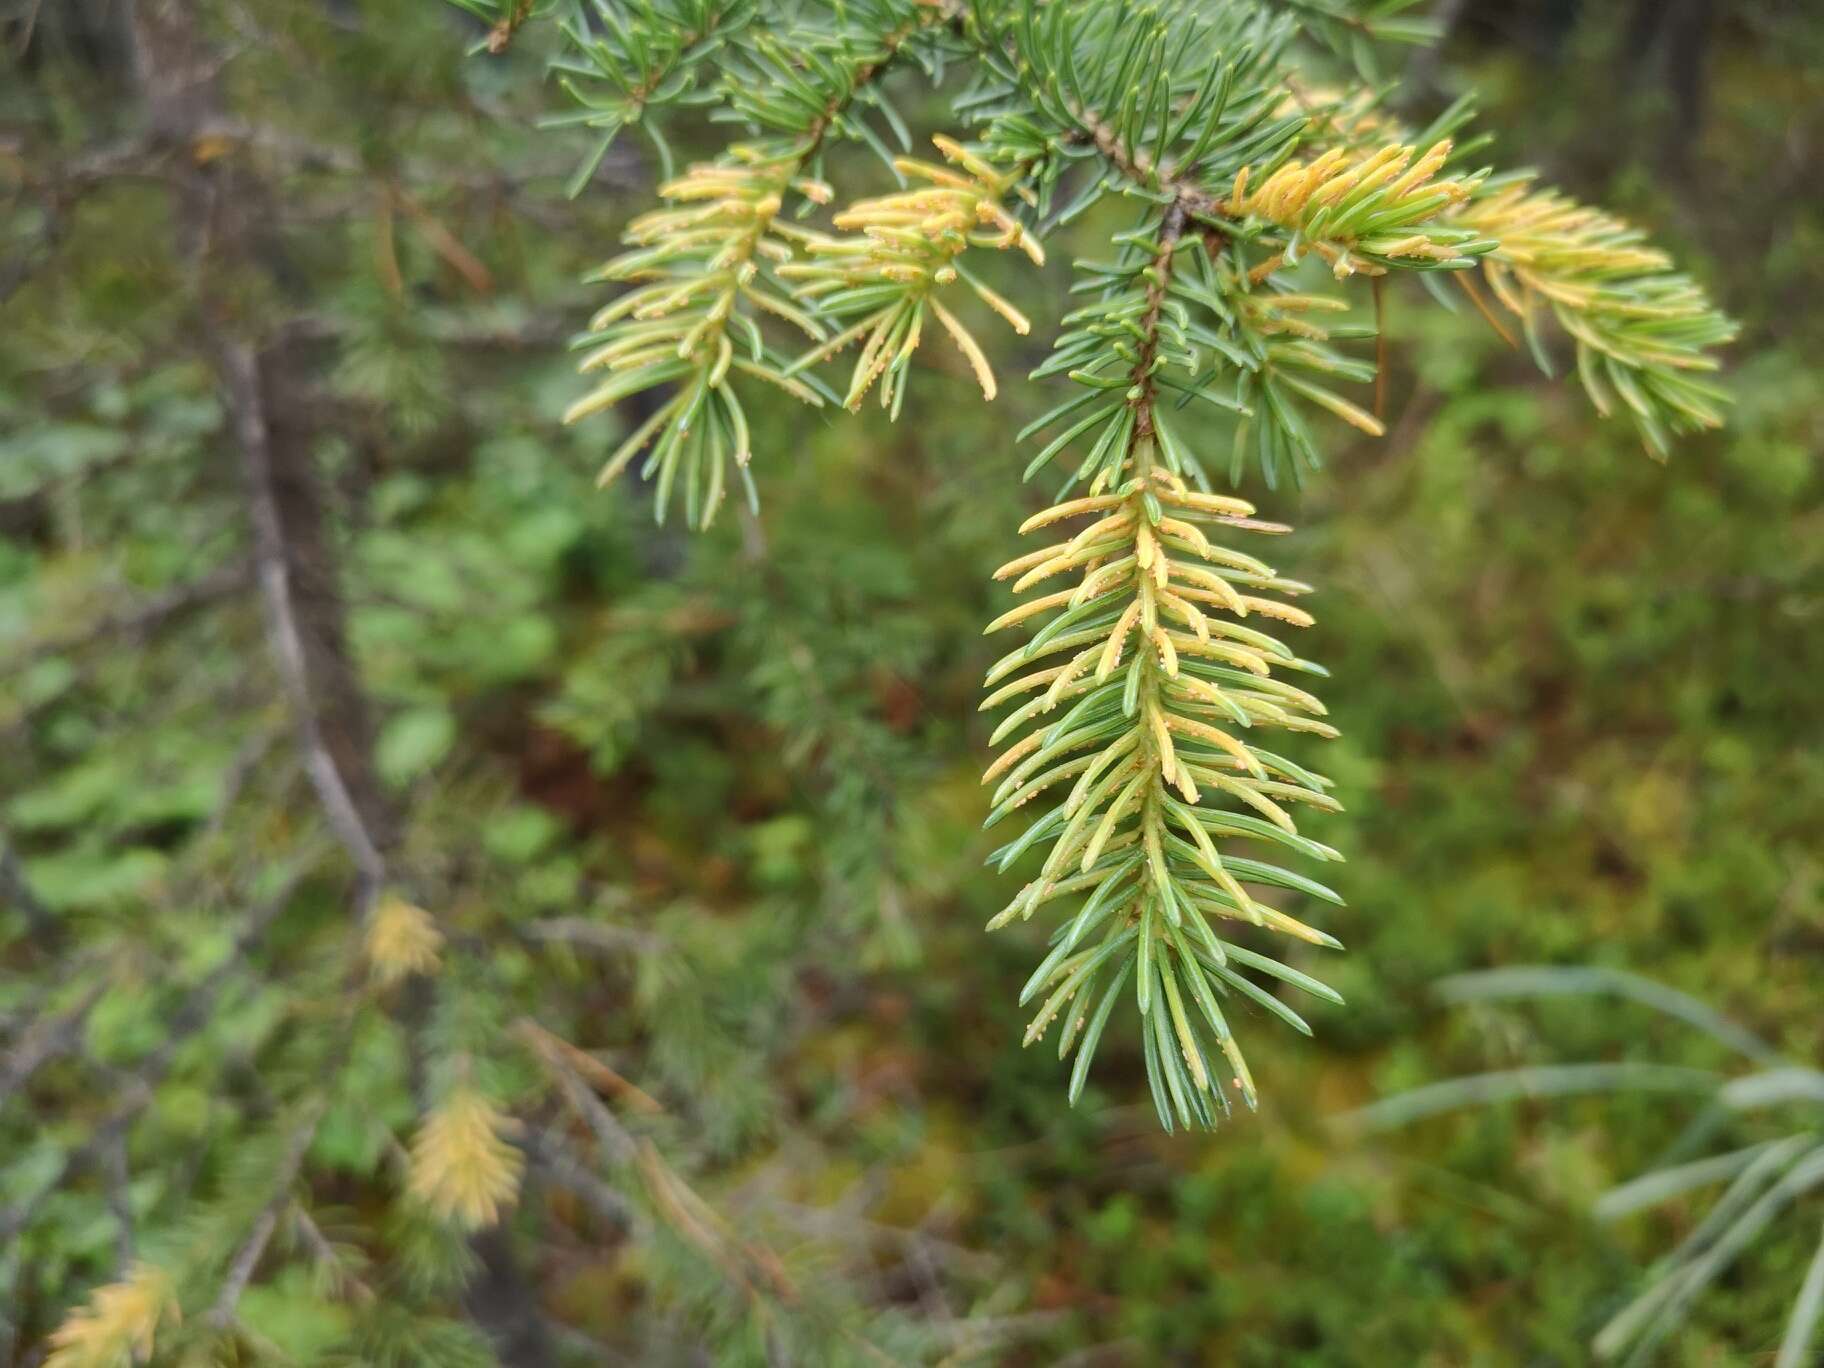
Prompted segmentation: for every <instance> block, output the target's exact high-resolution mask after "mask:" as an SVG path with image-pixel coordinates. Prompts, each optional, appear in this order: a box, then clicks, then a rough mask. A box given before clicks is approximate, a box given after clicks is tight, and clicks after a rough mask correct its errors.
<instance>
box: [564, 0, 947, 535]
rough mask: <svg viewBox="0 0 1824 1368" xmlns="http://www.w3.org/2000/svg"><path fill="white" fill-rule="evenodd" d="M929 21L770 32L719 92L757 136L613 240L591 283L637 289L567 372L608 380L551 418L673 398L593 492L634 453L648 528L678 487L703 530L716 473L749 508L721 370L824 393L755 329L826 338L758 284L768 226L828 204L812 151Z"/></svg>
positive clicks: (870, 12)
mask: <svg viewBox="0 0 1824 1368" xmlns="http://www.w3.org/2000/svg"><path fill="white" fill-rule="evenodd" d="M943 18H944V11H943V10H942V9H940V8H939V7H936V6H931V5H919V4H915V3H907V0H868V3H866V4H862V5H858V6H856V7H855V8H854V9H853V10H852V11H850V12H849V13H848V14H847V16H846V19H845V20H844V21H840V22H838V23H837V24H836V25H835V27H833V28H831V29H828V30H823V31H817V32H808V31H803V30H795V31H794V32H793V35H792V38H793V41H792V42H790V43H789V44H788V43H787V42H786V41H785V40H783V39H781V38H779V37H778V36H776V35H773V36H769V37H766V38H765V39H764V40H760V39H757V40H756V43H755V45H754V47H753V49H752V51H751V57H752V66H753V71H752V72H751V73H749V75H750V79H749V80H746V81H741V82H737V83H733V84H731V86H730V88H729V90H728V91H727V94H728V96H729V100H730V105H731V112H732V113H734V114H735V115H736V116H738V117H742V118H744V119H745V120H746V121H747V122H748V123H750V124H752V125H755V126H758V127H759V128H762V129H764V130H766V131H767V132H768V133H769V134H770V135H771V136H768V137H766V138H764V139H763V140H761V141H757V142H747V143H738V144H736V145H735V146H734V147H731V148H730V149H729V151H728V152H727V153H726V154H725V155H724V156H723V158H722V159H721V160H720V161H718V162H715V163H710V164H704V165H699V166H694V167H692V168H691V169H690V170H689V171H688V172H686V174H685V175H684V176H683V177H681V178H679V179H677V180H675V181H672V182H670V183H669V184H667V185H665V186H662V187H661V189H660V194H661V196H662V197H663V198H665V199H666V200H668V201H669V202H670V205H671V207H669V208H666V209H661V210H658V211H655V212H654V213H651V214H647V215H644V216H643V217H641V218H639V219H636V220H635V221H634V223H633V224H632V225H631V226H630V227H629V229H628V232H627V239H626V240H627V242H628V243H629V245H630V246H631V248H632V250H631V251H629V252H627V253H625V254H623V255H622V256H620V257H617V258H616V259H615V260H613V261H611V262H610V263H608V265H607V266H605V267H603V268H602V270H601V272H600V273H599V274H598V278H599V279H603V280H616V281H625V282H629V283H637V284H638V285H639V288H637V289H635V290H633V291H631V292H629V293H628V294H625V295H623V296H622V297H621V298H620V299H618V300H616V301H615V302H614V303H613V304H610V305H609V306H608V307H607V308H605V309H603V310H602V311H601V312H600V313H598V314H597V315H596V317H595V319H594V320H593V321H592V323H591V325H590V332H591V334H593V338H592V339H591V344H592V349H591V350H590V352H589V354H588V355H587V356H586V357H585V358H584V361H583V368H584V369H585V370H592V369H605V370H607V371H608V378H607V379H605V380H604V381H603V382H602V383H601V384H600V385H598V386H597V387H596V389H595V390H593V391H592V392H591V393H590V394H588V395H586V396H585V397H584V398H582V399H580V400H579V401H577V402H576V403H575V404H573V405H572V406H571V407H570V409H569V411H568V412H567V413H566V414H565V415H564V417H565V421H566V422H575V421H576V420H578V419H580V418H584V417H587V416H588V415H590V414H593V413H597V412H600V411H601V410H603V409H606V408H608V407H610V406H611V405H614V404H616V403H618V402H620V401H622V400H624V399H627V398H628V397H630V396H632V395H635V394H640V393H643V392H645V391H647V390H649V389H652V388H654V387H655V386H659V385H675V386H676V387H677V388H676V391H675V393H674V394H673V395H672V397H671V398H670V399H668V400H666V401H664V402H663V403H661V404H660V406H659V407H658V409H657V410H656V411H655V412H653V413H652V414H651V415H650V416H649V417H647V418H646V419H645V420H644V421H643V422H641V423H640V424H639V425H638V426H637V427H635V429H634V431H633V433H632V434H631V435H630V436H629V437H628V438H627V439H626V440H625V441H624V442H622V444H621V445H620V447H619V448H618V449H617V450H616V451H615V452H614V453H613V454H612V455H611V456H610V457H609V458H608V461H607V463H606V464H605V465H604V466H603V468H602V472H601V482H602V483H603V484H606V483H608V482H609V481H611V480H613V479H614V478H615V477H616V476H617V475H619V474H620V473H621V472H622V471H623V470H624V469H626V467H627V466H628V465H629V464H630V463H631V462H632V460H633V458H634V457H635V456H637V455H639V454H640V453H641V452H642V451H645V450H647V448H648V446H649V445H650V447H651V450H650V452H649V454H648V455H647V458H646V460H645V462H644V463H643V465H642V466H641V472H640V473H641V476H642V477H643V478H646V479H652V480H655V481H656V496H655V512H656V513H657V516H658V517H659V518H661V519H663V517H664V516H665V512H666V509H667V506H668V504H669V502H670V497H671V493H672V490H673V488H674V487H675V486H676V485H677V484H678V483H679V482H680V477H681V480H682V484H683V496H684V504H685V518H686V521H687V522H689V523H690V524H691V525H693V526H697V527H704V526H707V525H708V524H709V522H710V521H711V520H712V519H713V518H714V517H715V514H716V511H717V509H718V508H719V507H720V506H721V503H722V500H723V498H724V497H725V495H726V493H727V479H728V473H729V468H730V466H731V465H732V466H733V468H734V471H735V472H736V473H737V475H738V476H739V478H740V479H741V480H742V481H743V483H744V484H745V485H746V487H747V492H748V498H749V502H750V505H754V506H757V502H758V496H757V494H756V492H755V490H754V487H753V483H752V480H751V479H750V477H749V476H748V473H747V463H748V460H749V458H750V456H751V454H752V452H751V444H750V439H749V427H748V421H747V414H746V411H745V410H744V409H743V407H742V405H741V401H740V399H739V397H738V396H737V395H736V393H735V390H734V387H733V386H732V384H731V383H730V380H731V375H732V374H742V375H746V376H749V377H751V378H754V379H758V380H762V381H766V382H768V383H770V384H773V385H775V386H778V387H779V388H781V389H783V390H785V391H786V392H787V393H789V394H791V395H793V396H794V397H795V398H798V399H800V400H802V401H804V402H805V403H808V404H811V405H812V406H821V404H822V403H823V402H824V401H825V400H826V399H833V398H834V396H833V395H832V394H831V393H830V392H829V391H828V389H827V388H825V387H824V386H823V385H822V384H821V382H819V381H817V380H816V379H815V378H814V377H807V378H804V379H800V378H799V377H797V376H796V375H794V374H793V373H792V367H791V366H790V364H789V363H788V362H787V361H786V360H785V359H784V358H782V357H781V356H779V355H778V354H777V353H776V352H774V351H773V350H772V349H771V348H770V347H769V346H768V345H767V343H766V342H765V340H764V338H763V337H762V335H761V332H760V328H759V324H758V321H757V319H758V316H759V315H762V314H772V315H775V316H777V317H779V318H783V319H785V320H786V321H788V322H790V323H792V324H793V325H795V326H796V327H798V328H799V329H801V330H802V331H804V332H805V333H806V334H808V335H809V336H810V337H811V339H812V340H813V341H822V340H823V339H824V337H825V336H826V334H825V331H824V328H823V325H822V324H821V323H819V322H818V321H817V320H816V319H815V318H813V317H812V316H811V315H809V314H807V313H806V312H805V311H804V310H803V309H801V308H799V307H798V306H797V305H796V304H795V303H793V302H792V301H791V300H790V299H789V298H787V297H786V293H785V292H784V291H783V290H777V289H773V288H769V285H770V282H769V280H768V279H767V273H766V268H767V266H768V265H769V264H770V265H773V266H777V265H781V264H783V263H784V262H786V261H788V260H789V259H790V257H791V248H790V246H789V245H788V244H787V242H786V241H785V239H784V237H783V235H782V234H781V233H780V232H779V231H778V230H777V224H776V220H777V219H778V216H779V214H780V212H781V210H782V209H783V208H784V205H785V199H786V195H787V194H788V192H790V191H793V190H796V191H798V192H799V193H800V194H802V195H804V196H805V197H806V198H807V199H809V200H810V201H812V202H813V203H827V202H828V201H829V199H830V196H831V192H830V190H829V187H828V186H827V185H825V184H824V183H823V182H822V181H821V180H820V179H818V178H817V176H816V169H817V167H818V166H819V164H820V161H821V156H822V151H823V146H824V143H825V141H826V140H827V139H828V138H829V137H830V136H831V135H832V134H840V133H845V132H854V133H857V134H859V132H860V130H861V129H862V128H864V127H865V125H863V124H862V123H861V122H860V121H859V120H854V119H852V118H851V117H850V113H849V110H850V106H851V105H852V104H853V102H854V101H855V99H856V97H857V96H858V94H859V93H860V92H861V91H862V90H864V89H865V88H866V87H867V86H868V85H869V83H870V82H872V81H874V80H875V79H877V78H878V77H879V76H880V75H881V74H882V73H884V72H885V71H886V70H887V69H888V68H889V67H890V66H891V65H892V64H893V63H894V62H895V61H896V60H897V59H898V57H899V55H900V52H901V49H902V48H904V47H905V46H906V44H907V43H908V42H910V41H911V40H912V39H913V38H914V37H915V36H916V35H917V34H919V33H920V32H921V31H923V30H925V29H926V28H928V27H930V26H932V25H935V24H937V23H939V22H941V21H942V19H943Z"/></svg>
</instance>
